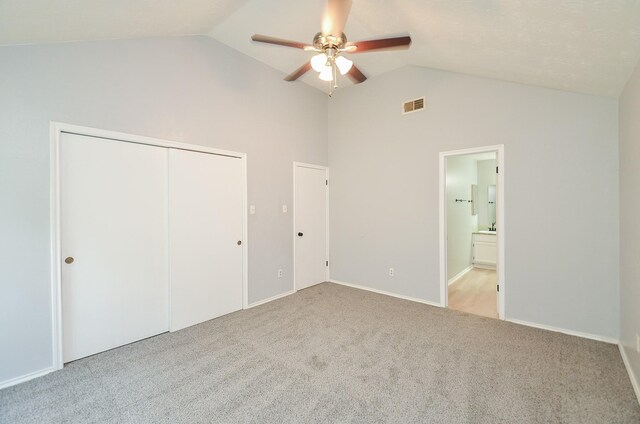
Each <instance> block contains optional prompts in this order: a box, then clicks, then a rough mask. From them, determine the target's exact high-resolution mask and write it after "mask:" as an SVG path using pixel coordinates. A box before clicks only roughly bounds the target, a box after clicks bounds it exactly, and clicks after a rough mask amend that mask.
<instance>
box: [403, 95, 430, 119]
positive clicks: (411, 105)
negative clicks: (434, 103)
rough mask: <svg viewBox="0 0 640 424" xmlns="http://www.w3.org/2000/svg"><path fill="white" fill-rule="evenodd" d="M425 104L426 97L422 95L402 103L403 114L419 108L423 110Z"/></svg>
mask: <svg viewBox="0 0 640 424" xmlns="http://www.w3.org/2000/svg"><path fill="white" fill-rule="evenodd" d="M424 105H425V98H424V97H420V98H419V99H414V100H409V101H406V102H404V103H403V104H402V114H403V115H406V114H407V113H413V112H417V111H419V110H423V109H424Z"/></svg>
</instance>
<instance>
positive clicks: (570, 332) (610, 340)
mask: <svg viewBox="0 0 640 424" xmlns="http://www.w3.org/2000/svg"><path fill="white" fill-rule="evenodd" d="M505 321H508V322H512V323H514V324H520V325H526V326H527V327H533V328H539V329H541V330H548V331H553V332H556V333H562V334H568V335H569V336H576V337H582V338H583V339H591V340H596V341H599V342H605V343H611V344H615V345H617V344H618V340H617V339H614V338H612V337H605V336H598V335H596V334H590V333H582V332H580V331H573V330H567V329H564V328H558V327H552V326H550V325H544V324H536V323H534V322H529V321H521V320H519V319H511V318H507V319H506V320H505Z"/></svg>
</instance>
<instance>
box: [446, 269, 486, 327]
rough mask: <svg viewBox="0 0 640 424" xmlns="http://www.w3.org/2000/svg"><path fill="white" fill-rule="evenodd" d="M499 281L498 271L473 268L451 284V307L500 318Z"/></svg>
mask: <svg viewBox="0 0 640 424" xmlns="http://www.w3.org/2000/svg"><path fill="white" fill-rule="evenodd" d="M497 281H498V279H497V276H496V271H494V270H491V269H480V268H472V269H471V271H469V272H467V273H466V274H464V275H463V276H462V277H461V278H460V279H458V281H456V282H455V283H453V284H451V285H450V286H449V308H451V309H456V310H458V311H463V312H467V313H470V314H474V315H481V316H484V317H489V318H498V295H497V292H496V284H497Z"/></svg>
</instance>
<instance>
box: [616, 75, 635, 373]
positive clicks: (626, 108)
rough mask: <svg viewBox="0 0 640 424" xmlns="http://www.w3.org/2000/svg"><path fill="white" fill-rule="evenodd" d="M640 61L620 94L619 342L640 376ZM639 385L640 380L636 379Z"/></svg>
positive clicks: (632, 366)
mask: <svg viewBox="0 0 640 424" xmlns="http://www.w3.org/2000/svg"><path fill="white" fill-rule="evenodd" d="M638 214H640V65H638V67H637V68H636V70H635V72H634V73H633V75H632V77H631V79H630V80H629V82H628V83H627V86H626V87H625V89H624V91H623V92H622V95H621V96H620V344H621V345H622V346H623V348H624V350H625V353H626V354H627V357H628V358H629V363H630V365H631V368H632V369H633V371H634V373H635V376H636V379H638V378H640V354H638V352H637V351H636V337H637V336H636V335H637V334H640V260H639V259H640V221H639V220H638ZM637 384H638V385H640V381H637Z"/></svg>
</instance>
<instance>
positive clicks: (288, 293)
mask: <svg viewBox="0 0 640 424" xmlns="http://www.w3.org/2000/svg"><path fill="white" fill-rule="evenodd" d="M295 292H296V291H295V290H289V291H288V292H284V293H280V294H277V295H275V296H271V297H268V298H266V299H262V300H259V301H257V302H253V303H252V304H250V305H249V306H247V309H249V308H253V307H256V306H260V305H264V304H265V303H269V302H272V301H274V300H278V299H280V298H283V297H287V296H289V295H291V294H294V293H295Z"/></svg>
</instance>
